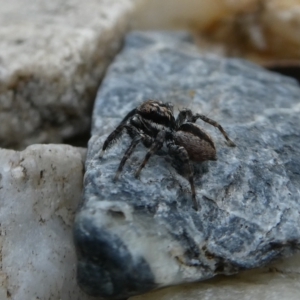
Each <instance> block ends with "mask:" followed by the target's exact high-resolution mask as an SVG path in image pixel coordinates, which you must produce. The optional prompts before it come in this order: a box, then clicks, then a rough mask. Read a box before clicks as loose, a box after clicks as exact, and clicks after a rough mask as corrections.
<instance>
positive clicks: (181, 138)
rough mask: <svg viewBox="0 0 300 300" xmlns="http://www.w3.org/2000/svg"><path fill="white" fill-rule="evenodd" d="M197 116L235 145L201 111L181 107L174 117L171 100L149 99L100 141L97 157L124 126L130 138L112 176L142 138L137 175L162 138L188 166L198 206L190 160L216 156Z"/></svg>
mask: <svg viewBox="0 0 300 300" xmlns="http://www.w3.org/2000/svg"><path fill="white" fill-rule="evenodd" d="M197 119H201V120H203V121H204V122H207V123H209V124H210V125H212V126H215V127H217V128H218V129H219V130H220V131H221V133H222V134H223V136H224V137H225V139H226V140H227V142H228V144H229V145H230V146H232V147H234V146H235V144H234V143H233V142H232V141H231V140H230V139H229V137H228V135H227V133H226V132H225V131H224V129H223V128H222V126H221V125H220V124H219V123H217V122H216V121H214V120H212V119H209V118H207V117H206V116H204V115H200V114H194V113H193V112H192V111H191V110H190V109H184V110H181V111H180V112H179V114H178V116H177V118H176V119H175V118H174V115H173V105H172V104H171V103H163V102H161V101H155V100H148V101H146V102H144V103H142V104H141V105H140V106H138V107H137V108H135V109H133V110H132V111H130V112H129V113H128V114H127V116H126V117H125V118H124V119H123V120H122V122H121V123H120V124H119V126H118V127H117V128H116V129H115V130H114V131H113V132H112V133H111V134H110V135H109V136H108V137H107V139H106V140H105V142H104V144H103V147H102V151H101V153H100V158H101V157H102V156H103V154H104V151H105V150H106V149H108V148H109V147H110V146H112V144H113V143H114V142H115V141H116V140H117V139H118V138H119V137H120V136H121V134H122V132H123V130H126V131H127V133H128V134H129V136H130V137H131V138H132V142H131V144H130V146H129V147H128V149H127V150H126V152H125V154H124V156H123V158H122V160H121V162H120V165H119V168H118V170H117V173H116V175H115V180H117V179H118V178H119V175H120V173H121V172H122V169H123V167H124V165H125V162H126V161H127V159H128V158H129V157H130V155H131V154H132V153H133V151H134V148H135V147H136V146H137V145H138V143H140V142H142V143H143V144H144V145H145V147H147V148H149V151H148V152H147V154H146V156H145V158H144V160H143V162H142V163H141V165H140V167H139V169H138V170H137V172H136V174H135V177H139V175H140V173H141V171H142V169H143V168H144V167H145V165H146V163H147V162H148V160H149V158H150V156H151V155H152V154H155V153H156V152H157V151H158V150H159V149H160V148H161V147H162V146H163V144H164V142H165V143H166V145H167V148H168V150H169V154H170V155H171V156H173V157H175V158H177V159H180V160H181V161H182V162H183V164H184V165H185V166H186V168H187V170H188V180H189V182H190V185H191V190H192V199H193V202H194V208H195V209H196V210H198V204H197V201H196V192H195V185H194V177H193V166H192V164H191V162H190V161H191V160H192V161H197V162H203V161H206V160H217V157H216V147H215V145H214V142H213V140H212V138H211V137H210V136H209V135H208V134H207V133H206V132H205V131H204V130H203V129H201V128H200V127H199V126H197V125H196V124H195V122H196V120H197Z"/></svg>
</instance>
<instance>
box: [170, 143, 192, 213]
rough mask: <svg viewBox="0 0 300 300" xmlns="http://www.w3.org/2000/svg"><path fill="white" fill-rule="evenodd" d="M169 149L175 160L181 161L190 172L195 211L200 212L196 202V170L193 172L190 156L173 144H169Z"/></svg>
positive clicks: (189, 177)
mask: <svg viewBox="0 0 300 300" xmlns="http://www.w3.org/2000/svg"><path fill="white" fill-rule="evenodd" d="M167 146H168V148H169V153H170V155H172V156H174V157H175V158H178V159H180V160H181V161H182V162H183V164H184V166H185V167H186V168H187V171H188V180H189V183H190V186H191V191H192V200H193V203H194V209H195V210H198V203H197V200H196V190H195V184H194V170H193V165H192V164H191V162H190V158H189V155H188V152H187V151H186V149H185V148H184V147H183V146H178V145H175V144H173V143H169V144H167Z"/></svg>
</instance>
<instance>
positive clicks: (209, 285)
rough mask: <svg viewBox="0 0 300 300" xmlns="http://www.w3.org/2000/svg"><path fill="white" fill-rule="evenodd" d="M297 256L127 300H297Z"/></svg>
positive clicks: (299, 279)
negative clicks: (258, 267)
mask: <svg viewBox="0 0 300 300" xmlns="http://www.w3.org/2000/svg"><path fill="white" fill-rule="evenodd" d="M299 290H300V255H299V254H298V255H295V256H294V257H290V258H286V259H282V260H281V261H279V262H276V263H274V264H271V265H270V266H269V267H266V268H261V269H257V270H252V271H246V272H242V273H240V274H238V275H234V276H228V277H225V276H219V277H216V278H215V279H212V280H208V281H205V282H199V283H194V284H189V285H180V286H177V287H169V288H165V289H161V290H158V291H155V292H151V293H148V294H144V295H142V296H137V297H132V298H130V300H157V299H159V300H182V299H184V300H195V299H201V300H283V299H284V300H298V299H299V298H300V292H299Z"/></svg>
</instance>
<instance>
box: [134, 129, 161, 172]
mask: <svg viewBox="0 0 300 300" xmlns="http://www.w3.org/2000/svg"><path fill="white" fill-rule="evenodd" d="M165 136H166V132H165V131H164V130H161V131H160V132H159V133H158V134H157V136H156V138H155V140H154V142H153V143H152V145H151V147H150V149H149V151H148V152H147V154H146V156H145V158H144V160H143V162H142V163H141V165H140V167H139V169H138V170H137V172H136V173H135V177H136V178H138V177H139V176H140V173H141V171H142V169H143V168H144V167H145V165H146V163H147V162H148V160H149V158H150V157H151V155H152V154H155V153H156V152H157V151H158V150H159V149H160V148H161V147H162V146H163V143H164V141H165Z"/></svg>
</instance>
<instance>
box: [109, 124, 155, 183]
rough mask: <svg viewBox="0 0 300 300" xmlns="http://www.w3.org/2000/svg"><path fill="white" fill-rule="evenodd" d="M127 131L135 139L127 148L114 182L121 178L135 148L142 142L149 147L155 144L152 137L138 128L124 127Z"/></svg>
mask: <svg viewBox="0 0 300 300" xmlns="http://www.w3.org/2000/svg"><path fill="white" fill-rule="evenodd" d="M124 127H125V128H126V129H127V132H128V134H129V135H130V136H131V137H133V139H132V141H131V144H130V146H129V147H128V148H127V150H126V152H125V154H124V155H123V157H122V160H121V162H120V164H119V167H118V170H117V172H116V175H115V177H114V180H115V181H116V180H118V179H119V176H120V174H121V172H122V170H123V167H124V165H125V163H126V161H127V159H128V158H129V157H130V156H131V154H132V153H133V151H134V149H135V147H136V146H137V145H138V144H139V143H140V142H141V141H142V142H143V143H144V145H145V146H146V147H147V146H148V145H151V144H152V143H153V139H152V138H151V137H150V136H147V135H145V134H141V133H140V132H139V131H138V130H137V129H136V128H134V127H133V126H130V125H126V126H124Z"/></svg>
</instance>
